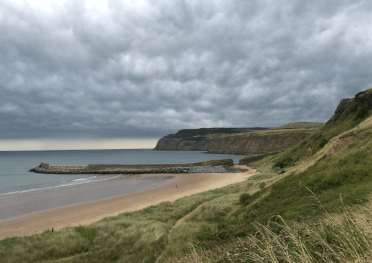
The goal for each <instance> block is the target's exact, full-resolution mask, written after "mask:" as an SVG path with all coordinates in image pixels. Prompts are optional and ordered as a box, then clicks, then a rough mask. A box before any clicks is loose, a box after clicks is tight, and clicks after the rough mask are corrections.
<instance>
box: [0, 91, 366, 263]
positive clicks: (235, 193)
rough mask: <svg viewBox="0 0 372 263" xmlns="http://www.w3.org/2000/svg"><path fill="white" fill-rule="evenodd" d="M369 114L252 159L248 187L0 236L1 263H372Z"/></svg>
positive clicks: (363, 111)
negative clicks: (18, 235)
mask: <svg viewBox="0 0 372 263" xmlns="http://www.w3.org/2000/svg"><path fill="white" fill-rule="evenodd" d="M368 94H369V91H368ZM369 114H370V112H369V111H368V109H367V110H366V109H363V108H362V107H360V108H359V110H357V111H355V112H354V113H350V114H342V115H340V116H339V118H338V119H337V118H335V119H331V120H330V121H329V122H328V123H327V124H325V125H322V126H321V127H320V128H319V129H317V130H315V131H314V132H313V133H312V134H311V135H309V136H308V137H307V138H306V139H304V140H303V141H302V142H301V143H299V144H297V145H296V146H294V147H292V148H291V149H288V150H285V151H282V152H279V153H277V154H274V155H270V156H267V157H265V158H264V159H261V160H259V161H257V162H254V163H251V164H250V166H253V167H255V168H256V169H258V171H259V172H260V173H259V174H256V175H254V176H252V177H250V178H249V179H247V180H246V181H244V182H242V183H238V184H233V185H229V186H227V187H223V188H220V189H216V190H213V191H208V192H204V193H200V194H196V195H192V196H189V197H185V198H182V199H179V200H177V201H175V202H165V203H161V204H159V205H157V206H151V207H148V208H146V209H143V210H141V211H137V212H132V213H124V214H120V215H119V216H116V217H110V218H105V219H103V220H101V221H98V222H96V223H93V224H91V225H88V226H83V227H75V228H71V227H70V228H66V229H63V230H61V231H55V232H54V233H53V232H50V231H47V232H45V233H43V234H40V235H33V236H30V237H21V238H7V239H4V240H2V241H0V258H1V259H2V261H3V262H25V261H26V262H357V261H358V262H371V261H372V222H370V218H371V216H372V207H371V203H372V201H371V200H370V197H371V192H372V191H371V189H372V166H371V163H372V140H371V136H372V117H368V116H369ZM221 162H222V163H221ZM225 162H227V161H226V160H218V161H209V162H203V163H201V165H218V164H224V165H226V164H225Z"/></svg>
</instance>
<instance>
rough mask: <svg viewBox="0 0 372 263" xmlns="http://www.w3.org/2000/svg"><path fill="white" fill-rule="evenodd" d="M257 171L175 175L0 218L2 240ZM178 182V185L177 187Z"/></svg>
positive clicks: (114, 212)
mask: <svg viewBox="0 0 372 263" xmlns="http://www.w3.org/2000/svg"><path fill="white" fill-rule="evenodd" d="M235 167H237V168H247V167H246V166H239V165H235ZM255 173H256V170H254V169H252V168H248V170H247V171H246V172H243V173H213V174H208V173H205V174H180V175H175V176H176V177H177V180H176V181H173V182H171V183H168V184H166V185H163V186H160V187H158V188H155V189H151V190H146V191H143V192H138V193H134V194H129V195H124V196H118V197H113V198H106V199H103V200H98V201H94V202H88V203H83V204H76V205H70V206H65V207H60V208H55V209H51V210H47V211H42V212H37V213H33V214H30V215H27V216H24V217H20V218H16V219H12V220H7V221H0V239H3V238H6V237H12V236H25V235H32V234H37V233H42V232H44V231H46V230H48V229H52V228H54V230H58V229H61V228H64V227H67V226H77V225H86V224H89V223H92V222H95V221H97V220H100V219H102V218H104V217H108V216H115V215H118V214H120V213H123V212H129V211H136V210H140V209H142V208H145V207H148V206H150V205H156V204H159V203H161V202H165V201H174V200H176V199H179V198H181V197H185V196H189V195H192V194H196V193H200V192H204V191H208V190H213V189H216V188H220V187H223V186H226V185H229V184H233V183H238V182H241V181H244V180H245V179H247V178H248V177H250V176H252V175H254V174H255ZM168 175H169V174H168ZM117 180H118V179H117ZM176 185H177V186H178V187H177V188H176ZM106 190H109V189H106ZM76 191H77V192H78V191H79V188H76Z"/></svg>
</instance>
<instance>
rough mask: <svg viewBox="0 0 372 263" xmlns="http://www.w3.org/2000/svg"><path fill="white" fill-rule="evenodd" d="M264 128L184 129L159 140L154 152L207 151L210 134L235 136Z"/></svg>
mask: <svg viewBox="0 0 372 263" xmlns="http://www.w3.org/2000/svg"><path fill="white" fill-rule="evenodd" d="M265 129H266V128H201V129H184V130H180V131H178V132H177V133H176V134H169V135H167V136H164V137H163V138H161V139H160V140H159V141H158V143H157V145H156V147H155V148H154V150H158V151H208V149H209V145H210V139H209V138H208V137H207V136H208V135H211V134H236V133H241V132H249V131H257V130H265Z"/></svg>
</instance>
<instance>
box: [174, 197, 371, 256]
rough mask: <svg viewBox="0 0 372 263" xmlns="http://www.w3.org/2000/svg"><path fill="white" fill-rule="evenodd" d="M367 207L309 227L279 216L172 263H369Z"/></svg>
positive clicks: (347, 211) (329, 215)
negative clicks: (224, 242) (222, 242)
mask: <svg viewBox="0 0 372 263" xmlns="http://www.w3.org/2000/svg"><path fill="white" fill-rule="evenodd" d="M371 217H372V207H371V203H369V204H368V205H367V206H364V207H362V206H359V207H358V211H355V209H353V211H352V210H351V209H350V208H345V210H344V211H343V212H342V213H340V214H334V215H331V214H327V216H326V217H325V218H324V219H322V220H320V221H318V222H316V223H313V224H310V225H309V224H305V223H297V222H290V223H289V224H287V223H286V222H285V221H284V220H283V218H282V217H281V216H276V217H273V218H272V219H271V220H270V221H269V222H268V223H267V224H265V225H263V224H259V223H255V224H254V227H255V232H254V233H253V234H251V235H249V236H247V237H244V238H238V239H235V240H233V242H231V243H229V244H228V245H223V246H218V247H216V248H215V249H212V250H207V251H206V250H203V249H201V248H198V249H195V246H192V247H191V248H190V249H189V253H187V254H185V255H184V257H182V258H180V259H178V260H176V261H174V262H180V263H181V262H195V263H200V262H218V263H222V262H257V263H262V262H267V263H271V262H278V263H280V262H288V263H298V262H303V263H313V262H335V263H341V262H342V263H343V262H372V222H370V218H371Z"/></svg>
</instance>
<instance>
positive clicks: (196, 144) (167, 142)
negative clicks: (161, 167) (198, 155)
mask: <svg viewBox="0 0 372 263" xmlns="http://www.w3.org/2000/svg"><path fill="white" fill-rule="evenodd" d="M208 148H209V141H208V140H207V138H206V137H199V138H198V137H196V138H185V139H183V138H167V136H165V137H163V138H161V139H160V140H159V141H158V143H157V144H156V147H155V148H154V150H158V151H207V150H208Z"/></svg>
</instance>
